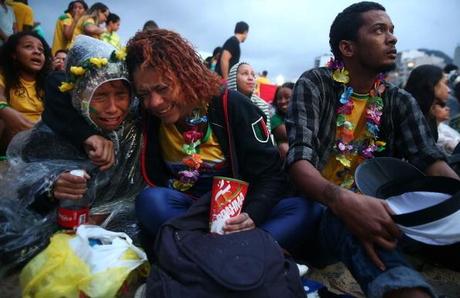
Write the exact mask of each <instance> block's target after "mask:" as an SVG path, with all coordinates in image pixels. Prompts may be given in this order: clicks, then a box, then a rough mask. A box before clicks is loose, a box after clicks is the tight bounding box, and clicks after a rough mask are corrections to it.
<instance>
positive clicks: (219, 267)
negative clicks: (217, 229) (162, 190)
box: [146, 196, 305, 298]
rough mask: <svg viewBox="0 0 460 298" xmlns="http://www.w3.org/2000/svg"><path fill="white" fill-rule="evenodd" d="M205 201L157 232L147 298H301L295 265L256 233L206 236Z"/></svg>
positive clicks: (263, 234)
mask: <svg viewBox="0 0 460 298" xmlns="http://www.w3.org/2000/svg"><path fill="white" fill-rule="evenodd" d="M207 206H209V196H206V197H203V198H201V199H200V200H199V201H198V202H196V203H195V204H194V205H193V206H192V207H191V208H190V210H189V212H188V213H187V214H186V215H184V216H181V217H179V218H175V219H173V220H171V221H169V222H167V223H166V224H165V225H163V226H162V228H161V229H160V232H159V234H158V237H157V239H156V243H155V261H154V262H153V265H152V270H151V273H150V276H149V278H148V280H147V286H146V294H147V297H165V298H166V297H168V298H180V297H187V298H189V297H197V298H198V297H200V298H206V297H239V298H240V297H248V298H257V297H261V298H262V297H263V298H267V297H268V298H270V297H273V298H275V297H276V298H279V297H283V298H289V297H305V293H304V290H303V286H302V282H301V279H300V277H299V271H298V269H297V266H296V264H295V263H294V262H293V261H292V260H290V259H287V258H285V257H284V255H283V252H282V250H281V248H280V247H279V245H278V244H277V243H276V241H275V240H274V239H273V238H272V237H271V236H270V235H269V234H268V233H267V232H265V231H263V230H261V229H257V228H256V229H252V230H249V231H243V232H238V233H233V234H228V235H216V234H210V233H209V232H208V229H209V224H208V222H207V212H209V209H208V208H207Z"/></svg>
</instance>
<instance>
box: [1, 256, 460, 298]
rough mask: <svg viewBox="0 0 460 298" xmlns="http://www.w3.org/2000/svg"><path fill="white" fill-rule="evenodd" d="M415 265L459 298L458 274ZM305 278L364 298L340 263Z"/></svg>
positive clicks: (7, 289) (13, 291) (10, 285)
mask: <svg viewBox="0 0 460 298" xmlns="http://www.w3.org/2000/svg"><path fill="white" fill-rule="evenodd" d="M417 263H418V264H416V267H417V268H419V267H420V268H419V269H421V272H422V274H423V275H424V276H425V277H426V279H427V280H428V282H429V283H430V284H431V285H432V286H433V287H434V288H435V291H436V292H437V294H438V295H439V297H443V298H458V297H460V273H458V272H454V271H451V270H448V269H444V268H440V267H436V266H433V265H429V264H425V263H423V262H421V261H419V260H418V261H417ZM306 277H307V278H309V279H313V280H317V281H319V282H321V283H323V284H324V285H326V286H327V287H328V288H329V290H330V291H333V292H335V293H337V294H340V293H347V294H350V295H353V296H355V297H364V295H363V293H362V291H361V289H360V287H359V285H358V284H357V283H356V281H355V280H354V279H353V277H352V276H351V274H350V272H349V271H348V270H347V269H346V268H345V267H344V266H343V265H342V264H341V263H337V264H334V265H330V266H328V267H326V268H324V269H321V270H318V269H314V268H311V269H310V272H309V273H308V274H307V276H306ZM135 289H136V286H133V287H132V289H131V291H129V292H128V293H126V294H125V295H123V298H128V297H133V296H134V291H135ZM0 297H2V298H3V297H5V298H7V297H8V298H16V297H21V290H20V287H19V272H13V273H12V274H10V275H9V276H8V277H6V278H4V279H2V280H0Z"/></svg>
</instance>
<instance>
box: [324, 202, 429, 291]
mask: <svg viewBox="0 0 460 298" xmlns="http://www.w3.org/2000/svg"><path fill="white" fill-rule="evenodd" d="M318 240H319V244H320V251H321V252H322V253H323V257H326V258H327V257H334V258H336V259H337V260H340V261H342V262H343V263H344V264H345V265H346V266H347V268H348V269H349V270H350V272H351V273H352V275H353V277H354V278H355V279H356V281H357V282H358V283H359V284H360V286H361V288H362V289H363V291H364V292H365V294H366V297H382V296H383V295H384V293H386V292H388V291H391V290H396V289H401V288H418V287H420V288H424V289H426V290H427V291H428V292H429V293H430V294H431V295H432V296H433V297H435V295H434V293H433V290H432V289H431V287H430V285H429V284H428V283H427V282H426V281H425V280H424V278H423V277H422V276H421V275H420V273H418V272H417V271H415V270H414V269H412V268H411V267H410V265H409V264H408V263H407V262H406V261H405V260H404V258H403V257H402V255H401V253H400V251H399V250H398V249H396V250H385V249H379V248H377V253H378V255H379V257H380V259H381V260H382V262H383V263H384V264H385V267H386V270H385V271H381V270H380V269H379V268H378V267H377V266H375V265H374V263H373V262H372V261H371V260H370V258H369V257H368V256H367V253H366V251H365V250H364V248H363V246H362V245H361V243H360V242H359V241H358V240H357V239H356V238H355V237H354V236H353V235H352V234H351V233H350V232H348V230H347V229H346V227H345V224H344V223H343V222H342V221H341V220H340V219H338V218H337V217H336V216H335V215H334V214H332V212H330V211H329V210H326V211H325V212H324V214H323V216H322V219H321V223H320V229H319V239H318Z"/></svg>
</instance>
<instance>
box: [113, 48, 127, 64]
mask: <svg viewBox="0 0 460 298" xmlns="http://www.w3.org/2000/svg"><path fill="white" fill-rule="evenodd" d="M115 56H116V57H117V59H118V60H120V61H123V60H125V58H126V48H122V49H120V50H117V51H115Z"/></svg>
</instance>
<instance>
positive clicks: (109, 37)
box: [101, 13, 121, 49]
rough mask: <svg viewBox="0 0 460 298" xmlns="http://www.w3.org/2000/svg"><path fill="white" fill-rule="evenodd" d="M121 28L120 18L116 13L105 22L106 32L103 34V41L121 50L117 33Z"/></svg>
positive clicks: (111, 14) (110, 15)
mask: <svg viewBox="0 0 460 298" xmlns="http://www.w3.org/2000/svg"><path fill="white" fill-rule="evenodd" d="M119 28H120V17H119V16H118V15H116V14H114V13H110V14H109V16H108V17H107V20H106V21H105V29H106V30H107V31H105V32H104V33H102V34H101V40H103V41H105V42H107V43H109V44H111V45H113V46H114V47H115V48H117V49H121V42H120V36H118V34H117V31H118V29H119Z"/></svg>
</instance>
